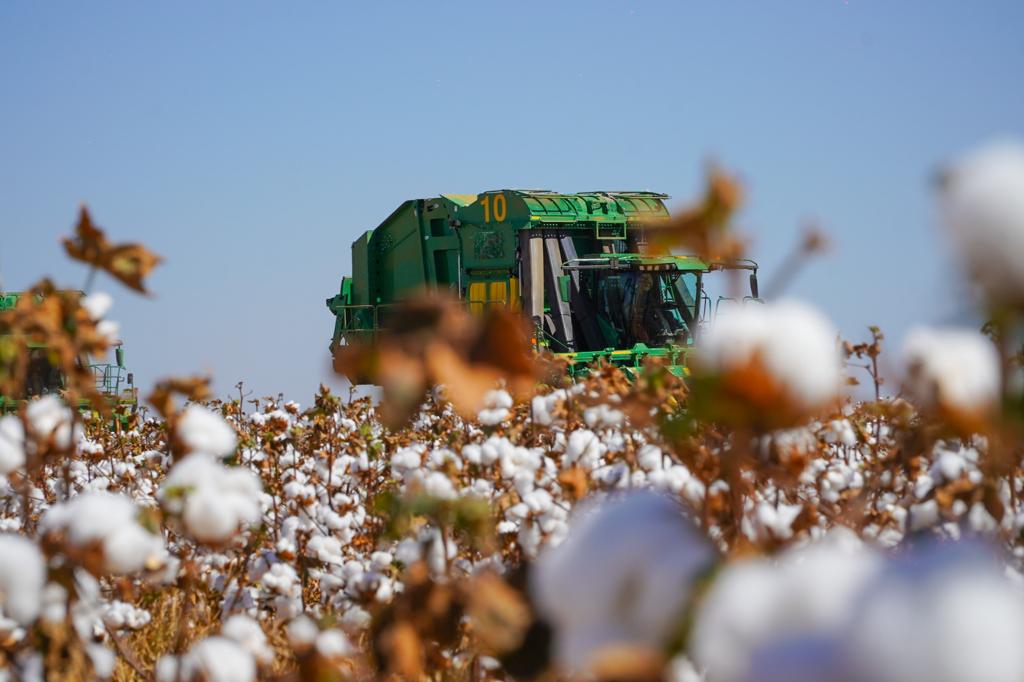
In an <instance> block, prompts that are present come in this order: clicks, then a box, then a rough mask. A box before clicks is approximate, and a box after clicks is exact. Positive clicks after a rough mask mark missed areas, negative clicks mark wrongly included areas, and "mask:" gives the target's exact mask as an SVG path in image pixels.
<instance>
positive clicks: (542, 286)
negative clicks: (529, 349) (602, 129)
mask: <svg viewBox="0 0 1024 682" xmlns="http://www.w3.org/2000/svg"><path fill="white" fill-rule="evenodd" d="M667 198H668V197H667V195H664V194H657V193H654V192H583V193H579V194H558V193H554V192H550V191H546V190H497V191H492V192H484V193H483V194H479V195H457V194H445V195H441V196H439V197H435V198H431V199H415V200H410V201H406V202H405V203H403V204H402V205H401V206H399V207H398V209H397V210H395V211H394V212H393V213H392V214H391V215H390V216H389V217H388V218H387V219H386V220H385V221H384V222H383V223H381V224H380V225H379V226H378V227H377V228H375V229H373V230H370V231H368V232H366V233H364V234H363V235H362V236H361V237H360V238H359V239H357V240H356V241H355V242H354V243H353V244H352V276H351V277H344V278H343V279H342V282H341V290H340V292H339V293H338V295H336V296H334V297H332V298H330V299H328V300H327V307H328V308H329V309H330V310H331V312H332V313H333V314H334V315H335V327H334V335H333V339H332V348H333V347H334V346H335V345H337V344H344V343H348V342H349V341H350V340H353V339H359V338H366V337H367V336H371V337H372V335H373V334H375V333H376V332H377V331H378V330H379V329H380V328H381V327H382V326H383V324H384V323H385V321H386V318H387V311H388V308H389V307H390V306H393V305H394V304H396V303H398V302H400V301H401V300H403V299H406V298H409V297H411V296H414V295H415V294H417V293H419V292H421V291H423V290H424V289H426V290H434V291H446V292H449V293H451V294H452V295H453V296H455V297H457V298H459V299H461V300H462V301H464V302H465V305H466V306H468V308H469V309H470V310H471V311H473V312H481V311H483V310H485V309H486V308H488V307H490V306H504V307H508V308H510V309H512V310H516V311H520V312H521V313H522V314H523V315H525V316H526V318H527V319H528V320H531V321H532V323H533V327H534V329H535V334H534V343H535V345H536V346H537V348H538V349H540V348H544V349H547V350H550V351H551V352H553V353H555V354H556V355H559V356H562V357H564V358H565V359H566V360H567V361H568V363H569V367H570V372H572V373H573V374H577V373H583V372H586V371H587V368H588V367H589V366H590V365H591V364H592V363H593V362H595V361H597V360H598V359H599V358H603V359H605V360H606V361H608V362H612V363H614V364H617V365H620V366H623V367H625V368H627V369H629V368H635V367H638V366H639V364H640V362H641V361H642V360H643V358H645V357H648V356H656V357H663V358H664V359H665V360H666V361H667V362H668V364H669V366H670V367H671V368H672V369H673V371H675V372H677V373H682V371H683V367H684V366H685V356H686V354H687V352H688V349H689V348H691V347H692V346H693V343H694V341H695V339H696V338H697V336H698V335H699V333H700V329H701V327H702V326H703V325H705V324H706V323H707V322H708V321H709V320H710V319H711V318H712V317H713V316H714V315H715V314H717V313H718V312H719V310H720V308H721V306H722V304H723V303H735V304H744V303H748V302H751V301H755V302H756V301H759V300H760V299H759V298H758V291H757V264H756V263H754V262H753V261H741V262H738V263H730V264H728V265H726V264H721V263H712V262H707V261H704V260H702V259H700V258H696V257H693V256H685V255H665V254H658V255H655V254H651V253H649V251H648V249H647V239H646V236H645V232H646V230H648V229H650V228H651V227H652V226H653V225H655V224H657V223H658V222H661V221H665V220H667V219H668V217H669V214H668V210H667V209H666V208H665V204H664V200H665V199H667ZM737 268H739V269H743V270H749V271H750V293H749V295H747V296H743V297H736V296H732V295H730V296H725V295H720V296H718V297H717V298H716V300H715V301H714V304H712V300H711V294H710V293H709V291H711V290H712V289H713V288H712V289H709V288H708V287H707V286H706V284H705V280H706V279H707V278H708V276H709V274H710V273H713V272H715V271H719V270H735V269H737Z"/></svg>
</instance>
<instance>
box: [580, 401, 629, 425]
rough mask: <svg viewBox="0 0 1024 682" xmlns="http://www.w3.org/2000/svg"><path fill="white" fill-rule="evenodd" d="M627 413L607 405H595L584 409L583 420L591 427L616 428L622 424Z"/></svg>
mask: <svg viewBox="0 0 1024 682" xmlns="http://www.w3.org/2000/svg"><path fill="white" fill-rule="evenodd" d="M624 418H625V415H623V414H622V412H621V411H620V410H616V409H613V408H610V407H608V406H607V405H595V406H594V407H588V408H587V409H586V410H584V411H583V421H584V422H585V423H586V424H587V426H589V427H590V428H592V429H593V428H615V427H618V426H621V425H622V421H623V419H624Z"/></svg>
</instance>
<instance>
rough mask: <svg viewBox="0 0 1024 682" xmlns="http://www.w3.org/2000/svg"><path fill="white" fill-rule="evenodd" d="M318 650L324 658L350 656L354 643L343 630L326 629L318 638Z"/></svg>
mask: <svg viewBox="0 0 1024 682" xmlns="http://www.w3.org/2000/svg"><path fill="white" fill-rule="evenodd" d="M316 652H317V653H318V654H320V655H321V656H323V657H324V658H341V657H344V656H350V655H351V654H352V643H351V642H349V640H348V637H346V636H345V633H344V632H342V631H341V630H324V631H323V632H321V633H320V634H319V635H318V636H317V638H316Z"/></svg>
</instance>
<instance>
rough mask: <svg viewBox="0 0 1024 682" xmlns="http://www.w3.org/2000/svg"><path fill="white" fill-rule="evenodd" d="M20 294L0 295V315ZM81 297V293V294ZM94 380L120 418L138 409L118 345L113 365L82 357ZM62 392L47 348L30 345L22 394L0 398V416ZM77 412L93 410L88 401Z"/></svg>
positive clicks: (61, 378)
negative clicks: (35, 400)
mask: <svg viewBox="0 0 1024 682" xmlns="http://www.w3.org/2000/svg"><path fill="white" fill-rule="evenodd" d="M23 295H24V294H23V293H21V292H6V293H5V292H0V312H3V311H5V310H12V309H13V308H14V306H15V305H17V303H18V299H19V298H20V297H21V296H23ZM83 295H84V294H83ZM82 362H83V363H85V364H87V365H88V367H89V368H90V369H91V370H92V373H93V376H94V377H95V378H96V389H97V391H98V392H99V393H101V394H102V395H103V396H105V397H106V399H107V400H108V401H109V403H110V405H111V407H114V408H117V411H118V412H119V413H120V416H121V417H124V416H125V415H126V414H128V413H131V412H134V411H135V409H136V408H137V406H138V402H139V400H138V391H137V389H136V388H135V378H134V376H133V375H132V373H131V372H129V371H128V370H127V369H126V368H125V365H124V347H123V346H122V344H121V343H120V342H118V343H117V344H116V345H115V346H114V362H113V363H97V362H93V361H92V359H91V358H83V359H82ZM63 389H64V376H63V374H62V373H61V371H60V370H59V369H58V368H56V367H54V366H53V365H52V364H51V363H50V359H49V354H48V353H47V349H46V346H43V345H40V344H31V343H30V344H29V370H28V380H27V382H26V391H25V395H20V396H4V395H0V414H7V413H11V412H16V411H17V410H18V409H19V407H20V406H21V405H23V404H24V403H25V402H26V401H28V400H31V399H32V398H36V397H39V396H43V395H49V394H59V393H60V392H61V391H62V390H63ZM77 407H78V409H79V410H82V411H88V410H90V409H91V408H92V406H91V405H90V404H89V402H88V401H82V402H80V404H79V405H78V406H77Z"/></svg>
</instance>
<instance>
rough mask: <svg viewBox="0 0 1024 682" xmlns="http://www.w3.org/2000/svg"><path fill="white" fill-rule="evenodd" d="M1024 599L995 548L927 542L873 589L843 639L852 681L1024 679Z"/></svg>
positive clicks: (1014, 681) (1000, 681)
mask: <svg viewBox="0 0 1024 682" xmlns="http://www.w3.org/2000/svg"><path fill="white" fill-rule="evenodd" d="M1021 641H1024V595H1022V593H1021V591H1020V588H1019V587H1018V586H1015V585H1013V584H1012V583H1011V582H1010V581H1008V580H1007V579H1006V577H1005V575H1004V572H1003V570H1002V569H1001V567H1000V565H999V562H998V561H996V560H995V558H994V557H993V556H992V554H991V552H990V551H989V550H988V548H986V547H983V546H981V545H978V544H975V543H958V544H950V543H946V544H940V543H932V542H929V543H925V544H924V545H919V546H917V547H914V548H913V549H912V550H911V552H910V555H909V556H907V557H903V558H898V559H895V560H893V561H891V562H890V564H889V566H888V567H887V568H886V570H885V571H884V572H883V573H882V574H881V576H880V577H879V579H878V581H877V583H875V584H871V585H869V587H868V589H866V590H865V591H864V592H863V594H862V596H861V598H860V607H859V608H858V609H857V612H856V616H855V617H854V619H853V621H852V623H851V625H850V626H849V628H848V630H847V632H845V634H844V636H843V642H844V663H845V665H846V667H847V668H848V670H849V671H850V674H849V676H848V679H851V680H858V681H859V680H871V681H872V682H959V681H961V680H985V682H1017V681H1019V680H1021V679H1024V649H1022V648H1021V646H1020V642H1021Z"/></svg>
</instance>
